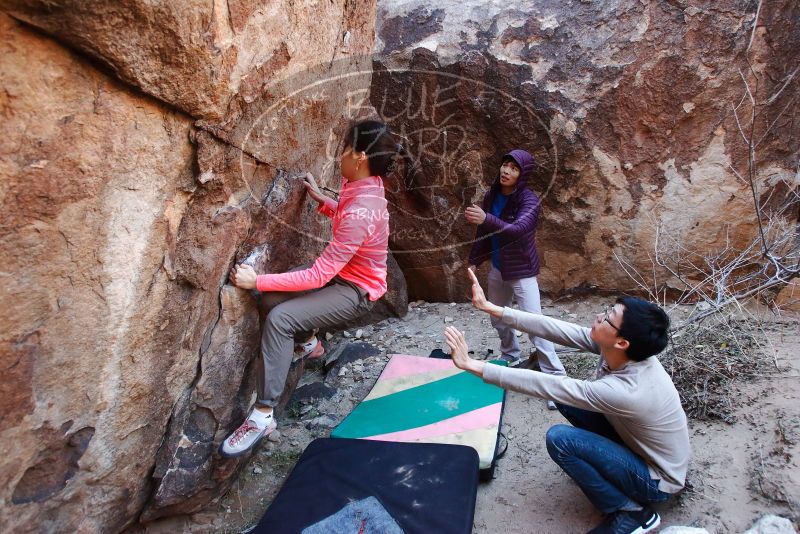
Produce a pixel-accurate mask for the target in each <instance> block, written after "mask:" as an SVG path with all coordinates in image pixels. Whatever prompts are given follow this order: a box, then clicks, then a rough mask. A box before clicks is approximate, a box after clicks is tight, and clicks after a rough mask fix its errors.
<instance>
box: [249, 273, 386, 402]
mask: <svg viewBox="0 0 800 534" xmlns="http://www.w3.org/2000/svg"><path fill="white" fill-rule="evenodd" d="M301 268H302V267H301ZM263 298H264V301H265V303H266V305H267V307H268V308H271V309H270V311H269V314H268V315H267V320H266V321H264V329H263V331H262V333H261V365H260V366H259V370H258V400H257V401H256V403H257V404H260V405H262V406H275V405H276V404H277V403H278V399H279V398H280V396H281V393H282V392H283V388H284V386H285V384H286V376H287V375H288V374H289V367H290V366H291V365H292V358H293V356H294V344H295V341H298V342H299V341H306V340H308V339H309V338H310V337H311V335H312V333H313V330H314V329H315V328H332V327H335V326H340V325H342V324H343V323H346V322H347V321H351V320H353V319H356V318H358V317H360V316H361V315H363V314H365V313H366V312H368V311H369V310H370V308H372V302H371V301H370V300H369V294H368V293H367V291H366V290H364V289H362V288H360V287H358V286H357V285H355V284H354V283H352V282H348V281H347V280H344V279H342V278H339V277H338V276H337V277H335V278H334V279H333V280H331V281H330V282H328V284H327V285H326V286H325V287H322V288H319V289H312V290H308V291H291V292H282V291H269V292H266V293H264V296H263Z"/></svg>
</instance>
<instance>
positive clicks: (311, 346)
mask: <svg viewBox="0 0 800 534" xmlns="http://www.w3.org/2000/svg"><path fill="white" fill-rule="evenodd" d="M323 354H325V347H323V346H322V342H321V341H319V340H318V339H317V336H314V337H312V338H311V339H309V340H308V341H306V342H305V343H300V344H298V345H296V346H295V348H294V359H295V360H301V359H303V358H305V357H309V358H311V359H315V360H316V359H319V358H322V355H323Z"/></svg>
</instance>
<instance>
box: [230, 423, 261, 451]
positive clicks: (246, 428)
mask: <svg viewBox="0 0 800 534" xmlns="http://www.w3.org/2000/svg"><path fill="white" fill-rule="evenodd" d="M251 430H259V428H258V426H256V425H254V424H252V421H250V420H249V419H248V420H247V421H245V422H244V423H242V426H240V427H239V428H237V429H236V432H234V433H233V436H231V439H229V440H228V442H229V443H230V444H231V445H236V444H237V443H239V442H240V441H241V440H242V438H243V437H245V436H246V435H247V433H248V432H250V431H251Z"/></svg>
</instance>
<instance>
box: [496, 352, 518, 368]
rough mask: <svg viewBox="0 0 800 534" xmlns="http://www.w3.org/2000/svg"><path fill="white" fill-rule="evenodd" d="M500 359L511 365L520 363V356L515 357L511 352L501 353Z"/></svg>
mask: <svg viewBox="0 0 800 534" xmlns="http://www.w3.org/2000/svg"><path fill="white" fill-rule="evenodd" d="M498 360H502V361H504V362H506V363H507V364H508V366H509V367H514V366H515V365H517V364H518V363H519V358H515V357H514V356H511V355H510V354H501V355H500V357H499V358H498Z"/></svg>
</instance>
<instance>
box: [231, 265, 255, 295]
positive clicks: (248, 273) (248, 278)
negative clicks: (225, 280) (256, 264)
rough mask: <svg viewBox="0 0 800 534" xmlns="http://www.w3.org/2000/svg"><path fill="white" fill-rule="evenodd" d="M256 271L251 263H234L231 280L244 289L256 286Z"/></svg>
mask: <svg viewBox="0 0 800 534" xmlns="http://www.w3.org/2000/svg"><path fill="white" fill-rule="evenodd" d="M256 276H257V275H256V271H255V269H253V268H252V267H250V266H249V265H245V264H243V263H242V264H240V265H234V266H233V269H232V270H231V282H232V283H233V285H235V286H236V287H240V288H242V289H255V288H256Z"/></svg>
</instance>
